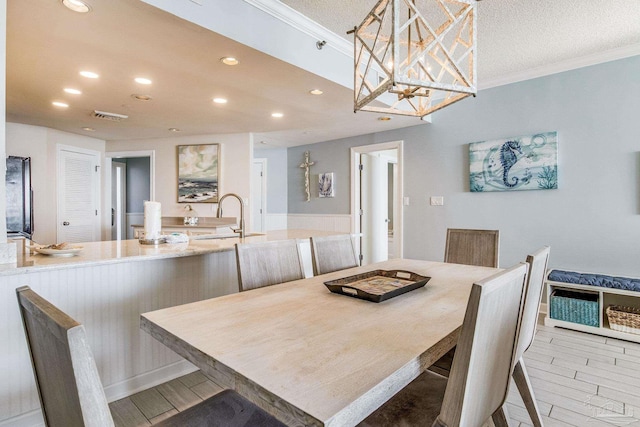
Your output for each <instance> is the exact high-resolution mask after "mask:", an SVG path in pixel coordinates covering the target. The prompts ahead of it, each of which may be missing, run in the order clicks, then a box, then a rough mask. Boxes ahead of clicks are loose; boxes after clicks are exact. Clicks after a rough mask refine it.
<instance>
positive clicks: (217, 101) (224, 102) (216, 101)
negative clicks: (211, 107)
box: [213, 98, 227, 104]
mask: <svg viewBox="0 0 640 427" xmlns="http://www.w3.org/2000/svg"><path fill="white" fill-rule="evenodd" d="M213 102H215V103H216V104H226V103H227V100H226V99H224V98H213Z"/></svg>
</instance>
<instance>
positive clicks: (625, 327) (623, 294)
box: [545, 270, 640, 342]
mask: <svg viewBox="0 0 640 427" xmlns="http://www.w3.org/2000/svg"><path fill="white" fill-rule="evenodd" d="M547 302H548V308H549V309H548V313H547V316H546V318H545V325H548V326H558V327H563V328H567V329H576V330H579V331H583V332H590V333H594V334H599V335H604V336H609V337H614V338H620V339H625V340H629V341H635V342H640V279H638V278H630V277H621V276H612V275H606V274H597V273H581V272H576V271H566V270H551V271H550V272H549V273H548V274H547Z"/></svg>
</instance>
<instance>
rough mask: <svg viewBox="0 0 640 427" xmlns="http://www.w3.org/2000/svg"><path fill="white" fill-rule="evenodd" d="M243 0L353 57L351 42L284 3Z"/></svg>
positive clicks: (269, 0) (273, 0)
mask: <svg viewBox="0 0 640 427" xmlns="http://www.w3.org/2000/svg"><path fill="white" fill-rule="evenodd" d="M244 1H245V2H246V3H249V4H250V5H252V6H254V7H256V8H258V9H260V10H262V11H263V12H266V13H268V14H269V15H271V16H273V17H274V18H277V19H279V20H281V21H282V22H284V23H286V24H288V25H290V26H292V27H293V28H295V29H297V30H298V31H301V32H303V33H305V34H307V35H309V36H311V37H313V38H315V39H316V40H318V41H322V40H324V41H326V42H327V44H326V46H325V48H328V47H330V48H332V49H335V50H336V51H338V52H340V53H342V54H344V55H347V56H349V57H353V43H351V42H349V41H348V40H346V39H344V38H342V37H340V36H339V35H337V34H336V33H334V32H333V31H330V30H328V29H327V28H325V27H323V26H322V25H320V24H318V23H317V22H315V21H313V20H311V19H309V18H307V17H306V16H304V15H303V14H301V13H300V12H298V11H297V10H294V9H292V8H290V7H289V6H287V5H286V4H284V3H280V2H279V1H277V0H244Z"/></svg>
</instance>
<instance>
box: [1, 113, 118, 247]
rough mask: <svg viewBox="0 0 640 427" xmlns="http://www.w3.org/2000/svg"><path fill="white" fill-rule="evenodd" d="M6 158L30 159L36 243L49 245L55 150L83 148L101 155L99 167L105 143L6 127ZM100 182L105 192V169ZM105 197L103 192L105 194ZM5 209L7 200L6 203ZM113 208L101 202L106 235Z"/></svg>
mask: <svg viewBox="0 0 640 427" xmlns="http://www.w3.org/2000/svg"><path fill="white" fill-rule="evenodd" d="M6 138H7V140H6V154H7V155H10V156H21V157H31V181H32V187H33V215H34V218H33V225H34V234H33V240H35V241H36V242H38V243H43V244H48V243H55V242H56V206H57V200H56V181H57V180H56V169H57V159H56V146H57V145H58V144H63V145H70V146H74V147H81V148H86V149H90V150H95V151H98V152H100V156H101V159H100V163H101V164H104V147H105V142H104V141H102V140H100V139H96V138H90V137H86V136H82V135H76V134H73V133H68V132H61V131H58V130H55V129H49V128H46V127H41V126H31V125H23V124H18V123H7V126H6ZM102 169H103V170H102V174H101V180H102V188H103V190H104V188H105V185H106V183H107V182H108V180H107V179H105V170H104V169H105V168H104V167H103V168H102ZM103 194H104V191H103ZM3 206H4V199H3ZM110 206H111V202H110V201H109V202H108V204H107V200H105V199H104V197H102V198H101V213H102V217H101V218H102V221H103V222H102V224H103V226H102V229H103V235H104V232H105V231H104V230H105V227H108V224H105V221H108V219H109V218H110V217H109V216H108V215H107V214H106V213H105V212H107V211H108V209H109V208H110Z"/></svg>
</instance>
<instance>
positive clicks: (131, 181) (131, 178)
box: [117, 157, 151, 213]
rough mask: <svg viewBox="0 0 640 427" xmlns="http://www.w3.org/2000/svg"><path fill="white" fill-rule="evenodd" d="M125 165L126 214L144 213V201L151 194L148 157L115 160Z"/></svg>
mask: <svg viewBox="0 0 640 427" xmlns="http://www.w3.org/2000/svg"><path fill="white" fill-rule="evenodd" d="M117 161H124V162H126V164H127V213H141V212H144V201H145V200H149V198H150V196H149V194H150V193H151V185H150V182H151V180H150V179H149V174H150V173H151V171H150V170H151V166H150V164H151V162H150V160H149V157H131V158H127V159H117Z"/></svg>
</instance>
